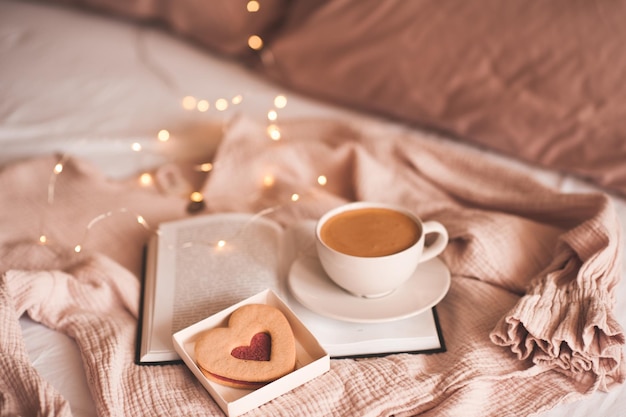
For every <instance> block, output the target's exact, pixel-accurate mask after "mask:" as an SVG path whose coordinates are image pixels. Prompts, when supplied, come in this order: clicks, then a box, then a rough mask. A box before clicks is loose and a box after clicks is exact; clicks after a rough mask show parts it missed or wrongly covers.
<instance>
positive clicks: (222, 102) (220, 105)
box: [215, 98, 228, 111]
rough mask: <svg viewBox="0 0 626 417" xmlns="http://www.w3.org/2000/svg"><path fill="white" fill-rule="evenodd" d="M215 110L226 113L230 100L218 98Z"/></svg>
mask: <svg viewBox="0 0 626 417" xmlns="http://www.w3.org/2000/svg"><path fill="white" fill-rule="evenodd" d="M215 108H216V109H217V110H218V111H224V110H226V109H227V108H228V100H226V99H225V98H218V99H217V100H215Z"/></svg>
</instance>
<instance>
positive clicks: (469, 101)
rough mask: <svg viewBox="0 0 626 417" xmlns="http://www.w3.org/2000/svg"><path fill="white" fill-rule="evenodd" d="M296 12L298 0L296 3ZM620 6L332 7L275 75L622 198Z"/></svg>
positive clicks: (282, 45)
mask: <svg viewBox="0 0 626 417" xmlns="http://www.w3.org/2000/svg"><path fill="white" fill-rule="evenodd" d="M296 3H299V2H296ZM621 16H626V1H624V0H619V1H611V2H587V1H571V0H551V1H534V2H533V1H531V2H529V1H527V0H507V1H502V0H479V1H465V0H447V1H444V2H442V1H439V0H423V1H404V0H386V1H379V0H333V1H330V2H324V3H323V4H322V5H321V6H319V7H318V8H317V9H316V10H314V11H313V12H312V13H310V14H308V15H300V16H296V17H294V16H290V17H289V18H288V20H287V23H286V26H285V29H284V30H283V31H282V32H280V33H278V34H277V36H276V37H275V38H274V39H273V41H272V42H271V44H270V45H269V46H268V47H267V48H266V50H265V52H264V53H265V54H268V55H270V54H271V58H272V59H271V60H269V59H268V60H265V62H273V63H274V64H273V66H272V67H270V68H268V73H269V74H270V75H271V77H272V78H273V79H275V80H277V81H279V82H281V83H283V84H285V85H288V86H291V87H292V88H294V89H296V90H299V91H304V92H306V93H309V94H312V95H315V96H317V97H320V98H323V99H327V100H331V101H333V102H338V103H342V104H345V105H349V106H354V107H357V108H360V109H362V110H366V111H371V112H375V113H379V114H384V115H387V116H390V117H392V118H395V119H399V120H402V121H405V122H408V123H412V124H416V125H419V126H423V127H427V128H432V129H436V130H440V131H444V132H446V133H448V134H452V135H453V136H456V137H457V138H458V139H459V140H464V141H469V142H473V143H476V144H479V145H482V146H485V147H488V148H490V149H495V150H497V151H499V152H501V153H504V154H507V155H510V156H513V157H516V158H521V159H524V160H526V161H530V162H532V163H535V164H538V165H542V166H544V167H549V168H552V169H557V170H563V171H568V172H573V173H575V174H577V175H579V176H581V177H584V178H587V179H590V180H593V181H595V182H596V183H598V184H600V185H602V186H604V187H607V188H610V189H613V190H617V191H620V192H622V193H624V194H626V42H624V39H626V29H625V26H624V25H623V23H622V22H621V20H620V19H621Z"/></svg>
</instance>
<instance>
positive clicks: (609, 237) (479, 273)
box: [0, 118, 626, 417]
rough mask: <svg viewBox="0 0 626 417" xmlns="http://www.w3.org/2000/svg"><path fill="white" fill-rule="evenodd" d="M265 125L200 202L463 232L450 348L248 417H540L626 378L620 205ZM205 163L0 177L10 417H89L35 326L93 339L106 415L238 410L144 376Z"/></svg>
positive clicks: (449, 303) (348, 368)
mask: <svg viewBox="0 0 626 417" xmlns="http://www.w3.org/2000/svg"><path fill="white" fill-rule="evenodd" d="M266 127H267V126H265V125H264V124H262V123H261V124H259V123H257V122H254V121H251V120H248V119H245V118H241V119H237V120H235V121H234V122H232V124H230V125H229V126H228V127H227V128H226V131H225V134H224V138H223V140H222V143H221V145H220V147H219V149H218V153H217V155H216V156H215V159H214V161H212V162H213V170H212V171H211V173H210V174H208V175H207V178H206V180H205V181H204V182H203V183H202V184H201V185H200V186H199V187H197V191H199V192H201V193H202V194H203V196H204V199H205V200H204V201H205V203H206V207H205V211H207V212H225V211H241V212H250V213H258V212H261V211H263V210H265V209H267V208H269V207H272V208H274V209H273V210H268V214H267V215H268V216H271V217H273V218H274V219H275V220H278V221H279V222H280V223H282V224H284V225H288V224H290V223H292V222H295V221H299V220H302V219H315V218H317V217H319V216H320V215H321V214H322V213H323V212H325V211H326V210H328V209H330V208H332V207H335V206H337V205H339V204H342V203H344V202H348V201H353V200H371V201H381V202H388V203H394V204H398V205H401V206H404V207H407V208H409V209H411V210H414V211H415V212H416V213H418V214H419V215H420V216H421V217H422V218H424V219H427V220H429V219H432V220H437V221H439V222H441V223H443V224H444V225H445V226H446V227H447V229H448V231H449V235H450V243H449V245H448V247H447V249H446V250H445V252H444V253H443V255H441V259H442V260H443V261H444V262H445V263H446V264H447V265H448V267H449V269H450V271H451V274H452V284H451V288H450V290H449V292H448V294H447V295H446V297H445V298H444V299H443V300H442V301H441V303H440V304H439V305H438V314H439V319H440V323H441V327H442V330H443V335H444V338H445V341H446V347H447V351H446V352H444V353H437V354H428V355H412V354H395V355H390V356H386V357H382V358H371V359H364V360H353V359H337V360H332V361H331V369H330V371H329V372H327V373H325V374H323V375H321V376H319V377H317V378H315V379H314V380H312V381H310V382H308V383H306V384H305V385H303V386H300V387H298V388H296V389H294V390H292V391H290V392H288V393H286V394H284V395H282V396H280V397H278V398H276V399H275V400H273V401H271V402H269V403H267V404H265V405H263V406H261V407H260V408H258V409H255V410H253V411H250V412H249V414H248V415H250V416H261V415H273V416H302V415H308V416H323V415H324V416H325V415H344V416H347V415H359V416H391V415H394V416H414V415H421V416H435V415H437V416H442V415H464V416H481V417H483V416H498V417H502V416H520V415H532V414H536V413H540V412H542V411H545V410H547V409H550V408H552V407H554V406H555V405H557V404H561V403H564V402H569V401H574V400H578V399H581V398H584V396H585V395H588V394H590V393H592V392H594V391H597V390H610V389H611V388H612V387H614V386H615V385H616V384H621V383H622V382H623V381H624V375H625V374H626V369H625V366H624V362H623V357H622V352H623V345H624V333H623V330H622V328H621V327H620V325H619V324H618V322H617V321H616V319H615V317H614V315H613V312H612V309H613V305H614V302H615V300H614V289H615V286H616V284H617V282H618V280H619V279H620V276H619V275H620V268H621V263H620V262H621V259H620V253H621V247H620V236H619V233H620V227H619V225H618V220H617V217H616V214H615V210H614V208H613V206H612V203H611V200H610V199H609V198H608V197H607V196H606V195H604V194H601V193H588V194H566V193H561V192H558V191H555V190H553V189H551V188H549V187H547V186H544V185H542V184H540V183H538V182H536V181H534V180H532V179H531V178H530V176H528V175H527V173H524V172H522V171H519V170H516V169H512V168H509V167H507V166H504V165H501V164H499V163H496V162H494V161H493V159H489V158H487V157H485V156H484V155H482V154H480V153H479V152H478V151H472V150H470V149H467V148H465V147H460V146H458V145H456V144H454V143H450V142H446V141H443V140H439V139H438V138H437V137H434V136H432V135H431V136H427V135H424V134H420V133H417V132H405V131H401V130H393V129H391V128H390V127H388V126H385V125H382V124H377V123H371V124H367V125H358V126H354V125H349V124H347V123H343V122H337V121H325V120H305V121H288V122H281V124H280V125H279V129H280V139H279V140H273V139H271V138H270V137H269V136H268V133H267V129H266ZM275 139H276V137H275ZM60 161H61V162H62V165H58V163H59V162H60ZM55 167H56V168H55ZM59 167H62V170H61V169H59ZM181 168H182V169H181ZM188 168H189V167H188V166H186V167H185V166H181V164H180V163H179V164H178V165H176V166H162V167H159V168H158V169H157V170H155V172H153V178H154V179H155V180H154V181H153V182H151V183H149V184H147V185H146V184H143V185H141V184H140V183H139V182H138V181H137V180H136V178H129V179H128V180H124V181H113V180H110V179H107V178H105V177H104V176H103V175H102V174H101V173H100V172H99V171H98V170H97V169H95V168H94V167H93V166H91V165H90V164H89V163H87V162H85V161H83V160H80V159H77V158H72V157H69V158H68V157H59V156H55V155H51V156H48V157H40V158H36V159H32V160H28V161H21V162H16V163H14V164H12V165H9V166H6V167H4V168H3V169H2V171H0V206H1V207H3V210H2V211H3V213H2V215H1V216H0V273H1V275H0V321H1V322H2V326H0V368H1V369H2V373H0V414H1V415H40V416H69V415H71V410H70V407H69V404H68V402H67V401H66V400H65V399H64V398H63V397H62V396H61V395H60V394H59V393H58V392H57V391H56V390H55V389H54V388H53V387H52V386H51V385H50V384H49V383H47V382H46V381H45V380H44V379H43V378H42V377H41V375H40V374H39V373H38V372H37V370H36V369H35V367H34V366H33V364H32V363H31V362H30V361H29V358H28V355H27V353H26V348H25V346H24V341H23V339H22V335H21V331H20V325H19V321H18V319H19V318H20V316H22V315H23V314H28V315H29V316H30V317H31V318H32V319H33V320H35V321H37V322H40V323H43V324H44V325H46V326H47V327H49V328H51V329H54V330H56V331H59V332H63V333H65V334H67V335H68V336H69V337H71V338H73V340H74V341H75V342H76V344H77V346H78V348H79V351H80V353H81V357H82V361H83V364H84V369H85V372H86V373H87V380H88V381H89V385H90V386H89V388H90V392H91V395H92V396H93V400H94V403H95V405H96V409H97V412H98V415H100V416H132V415H169V416H189V415H216V416H218V415H222V412H221V411H220V409H219V408H218V406H217V405H216V404H215V403H214V402H213V400H212V399H211V397H210V396H209V394H208V393H207V392H206V391H205V390H204V388H203V387H202V386H201V385H200V384H199V383H198V382H197V381H196V380H195V378H194V376H193V375H192V374H191V373H190V372H189V370H188V369H187V368H186V367H185V366H184V365H182V364H175V365H165V366H137V365H135V364H134V362H133V358H134V353H135V337H136V328H137V312H138V302H139V292H140V274H141V260H142V248H143V245H144V244H145V242H146V241H147V239H148V237H149V235H150V233H152V232H151V230H150V228H154V227H156V225H158V223H159V222H161V221H165V220H172V219H176V218H182V217H185V216H190V215H193V214H189V213H188V211H187V210H186V209H187V207H188V203H189V200H188V194H187V193H186V192H185V193H181V192H178V191H175V190H182V189H185V187H181V186H180V185H181V184H183V185H184V184H187V185H188V182H186V181H188V177H187V176H185V175H184V172H187V171H189V169H188ZM320 176H323V177H322V178H324V179H325V181H319V180H318V178H320ZM294 194H297V195H298V197H299V198H298V199H294V198H292V196H293V195H294ZM294 200H297V201H294ZM138 216H141V217H140V218H141V219H143V220H144V221H145V223H138V222H137V219H138V218H139V217H138ZM146 225H149V227H144V226H146ZM77 245H80V250H78V248H77Z"/></svg>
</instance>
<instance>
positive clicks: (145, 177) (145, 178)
mask: <svg viewBox="0 0 626 417" xmlns="http://www.w3.org/2000/svg"><path fill="white" fill-rule="evenodd" d="M152 182H153V180H152V175H150V174H149V173H147V172H144V173H143V174H141V175H140V176H139V184H141V185H143V186H148V185H151V184H152Z"/></svg>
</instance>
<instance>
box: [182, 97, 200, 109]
mask: <svg viewBox="0 0 626 417" xmlns="http://www.w3.org/2000/svg"><path fill="white" fill-rule="evenodd" d="M197 103H198V101H197V100H196V98H195V97H193V96H185V97H183V101H182V105H183V109H185V110H193V109H195V108H196V105H197Z"/></svg>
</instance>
